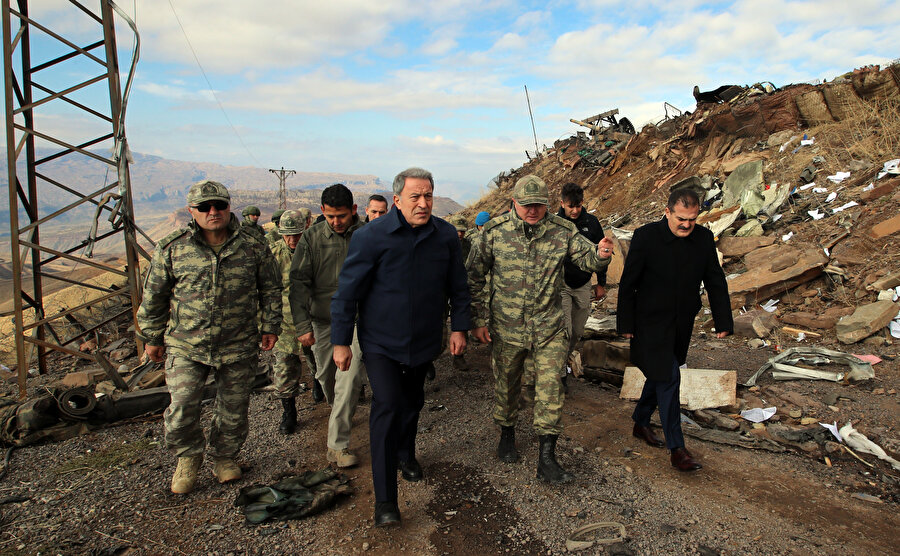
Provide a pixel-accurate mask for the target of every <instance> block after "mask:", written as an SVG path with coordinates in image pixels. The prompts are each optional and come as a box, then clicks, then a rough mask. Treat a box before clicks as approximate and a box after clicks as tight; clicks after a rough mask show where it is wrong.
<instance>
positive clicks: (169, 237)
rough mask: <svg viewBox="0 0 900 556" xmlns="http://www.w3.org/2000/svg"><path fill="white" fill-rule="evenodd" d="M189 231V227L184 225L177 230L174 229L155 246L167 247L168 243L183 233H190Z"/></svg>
mask: <svg viewBox="0 0 900 556" xmlns="http://www.w3.org/2000/svg"><path fill="white" fill-rule="evenodd" d="M190 233H191V229H190V228H188V227H184V228H181V229H179V230H175V231H174V232H172V233H170V234H169V235H167V236H166V237H164V238H162V239H161V240H159V242H158V243H157V244H156V246H157V247H159V248H164V247H168V245H169V244H170V243H172V242H173V241H175V240H176V239H178V238H180V237H181V236H183V235H185V234H190Z"/></svg>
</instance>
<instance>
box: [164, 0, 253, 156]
mask: <svg viewBox="0 0 900 556" xmlns="http://www.w3.org/2000/svg"><path fill="white" fill-rule="evenodd" d="M168 1H169V7H170V8H172V14H174V15H175V21H177V22H178V26H179V27H181V33H182V34H183V35H184V40H185V42H187V44H188V48H190V49H191V54H193V55H194V61H195V62H197V67H198V68H200V73H201V74H203V79H205V80H206V84H207V85H208V86H209V92H210V94H212V96H213V98H214V99H216V104H218V105H219V110H221V111H222V115H223V116H225V121H227V122H228V125H229V126H231V130H232V131H233V132H234V134H235V136H236V137H237V138H238V141H240V142H241V146H242V147H244V150H245V151H247V154H249V155H250V158H252V159H253V161H254V162H256V165H257V166H260V167H262V166H263V164H262V163H261V162H260V161H259V160H258V159H257V158H256V157H255V156H254V155H253V152H252V151H251V150H250V148H249V147H247V144H246V143H244V138H243V137H241V134H240V133H238V130H237V128H236V127H234V124H233V123H231V118H229V117H228V112H226V111H225V107H224V106H222V102H221V101H220V100H219V96H218V95H217V94H216V91H215V89H214V88H213V86H212V83H211V82H210V80H209V77H207V75H206V70H204V69H203V64H201V63H200V58H199V57H197V52H196V51H195V50H194V45H192V44H191V39H189V38H188V35H187V31H186V30H185V28H184V25H182V23H181V18H179V17H178V12H176V11H175V5H174V4H172V0H168Z"/></svg>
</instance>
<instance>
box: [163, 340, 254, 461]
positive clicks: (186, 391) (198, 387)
mask: <svg viewBox="0 0 900 556" xmlns="http://www.w3.org/2000/svg"><path fill="white" fill-rule="evenodd" d="M258 360H259V359H258V357H257V356H253V357H250V358H248V359H244V360H243V361H238V362H236V363H231V364H228V365H222V366H220V367H211V366H209V365H204V364H203V363H198V362H196V361H191V360H190V359H185V358H184V357H178V356H175V355H170V356H169V357H168V358H167V359H166V386H168V388H169V395H170V396H171V398H172V400H171V402H169V407H167V408H166V411H165V413H164V414H163V419H164V422H165V425H166V448H168V449H169V451H171V452H173V453H174V454H175V455H176V456H177V457H194V456H202V455H203V452H204V450H205V449H206V437H204V435H203V427H202V426H201V425H200V411H201V410H200V402H201V401H202V399H203V388H204V386H205V385H206V379H207V377H208V376H209V374H210V373H212V374H213V377H215V384H216V399H215V402H214V405H213V410H212V411H213V413H212V420H211V422H210V425H209V447H210V449H209V453H210V456H212V458H213V459H219V458H234V457H235V456H236V455H237V453H238V452H239V451H240V449H241V446H242V445H243V444H244V441H245V440H246V439H247V431H248V425H247V413H248V409H249V407H250V391H251V389H252V388H253V377H254V375H255V373H256V366H257V364H258V363H257V362H258Z"/></svg>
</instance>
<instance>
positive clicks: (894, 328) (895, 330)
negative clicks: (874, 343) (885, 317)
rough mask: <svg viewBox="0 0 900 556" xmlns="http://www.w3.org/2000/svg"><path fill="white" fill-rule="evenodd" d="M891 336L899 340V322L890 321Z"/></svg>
mask: <svg viewBox="0 0 900 556" xmlns="http://www.w3.org/2000/svg"><path fill="white" fill-rule="evenodd" d="M891 336H893V337H894V338H900V320H892V321H891Z"/></svg>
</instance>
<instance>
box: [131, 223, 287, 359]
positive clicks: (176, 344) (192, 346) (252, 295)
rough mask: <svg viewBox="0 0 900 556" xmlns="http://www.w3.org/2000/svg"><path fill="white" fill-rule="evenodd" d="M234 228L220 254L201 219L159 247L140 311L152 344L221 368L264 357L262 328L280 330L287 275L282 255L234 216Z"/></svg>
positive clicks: (144, 335)
mask: <svg viewBox="0 0 900 556" xmlns="http://www.w3.org/2000/svg"><path fill="white" fill-rule="evenodd" d="M228 230H229V232H230V235H229V236H228V239H226V240H225V243H224V244H223V245H222V247H221V249H220V250H219V254H218V255H216V253H215V251H213V249H212V247H210V246H209V244H207V243H206V241H204V239H203V236H202V234H201V233H200V232H201V230H200V229H199V228H198V227H197V226H196V225H195V224H194V223H193V222H191V224H189V225H188V226H187V227H185V228H182V229H180V230H178V231H177V232H173V233H172V234H169V235H168V236H166V237H165V238H163V239H162V240H161V241H160V242H159V243H158V244H157V245H156V251H155V252H154V253H153V259H152V261H151V262H150V270H149V271H148V272H147V277H146V279H145V281H144V300H143V302H142V303H141V307H140V309H138V314H137V319H138V324H139V325H140V328H141V338H142V339H143V340H144V341H145V342H146V343H148V344H150V345H152V346H161V345H165V346H166V351H167V354H168V355H179V356H181V357H185V358H187V359H191V360H193V361H197V362H200V363H204V364H206V365H211V366H219V365H224V364H228V363H233V362H236V361H240V360H242V359H246V358H248V357H251V356H253V355H256V354H257V352H258V350H259V348H258V347H257V344H258V343H259V340H260V333H263V334H278V332H279V331H280V329H281V278H280V277H279V275H278V268H277V267H276V263H275V259H274V257H272V253H271V251H269V249H267V248H266V249H260V245H261V244H260V242H259V241H258V240H257V239H256V238H254V237H253V236H251V235H249V234H247V233H246V232H243V231H241V227H240V226H239V225H238V222H237V218H236V217H235V216H234V215H232V216H231V221H230V222H229V223H228ZM257 312H259V313H260V323H261V324H260V328H258V327H257Z"/></svg>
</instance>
